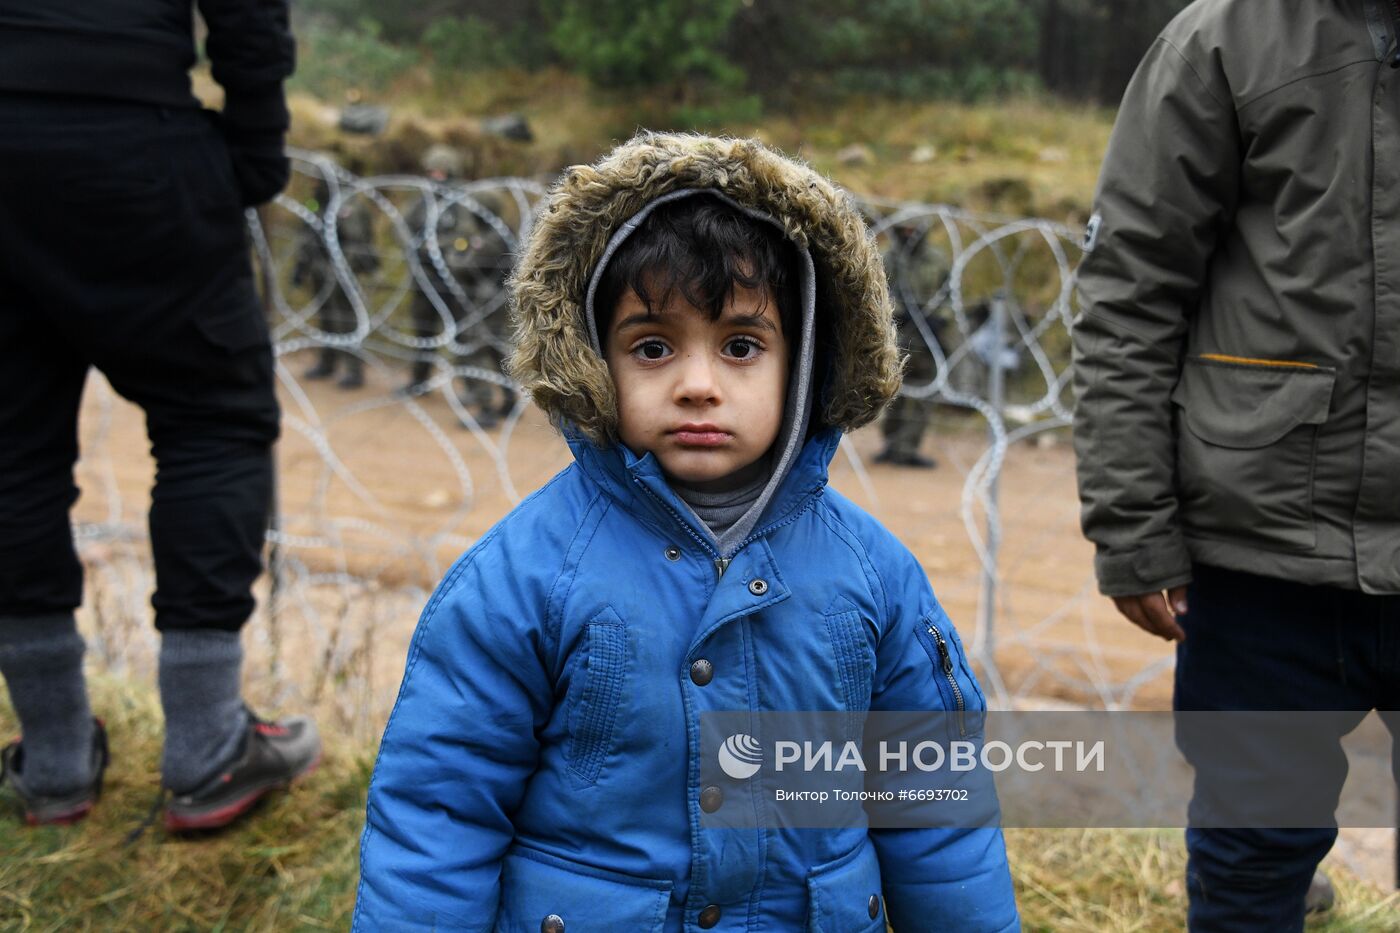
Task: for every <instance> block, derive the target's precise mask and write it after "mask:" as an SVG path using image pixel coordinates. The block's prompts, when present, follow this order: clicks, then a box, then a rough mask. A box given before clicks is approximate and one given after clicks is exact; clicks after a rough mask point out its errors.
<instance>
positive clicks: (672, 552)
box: [666, 544, 681, 560]
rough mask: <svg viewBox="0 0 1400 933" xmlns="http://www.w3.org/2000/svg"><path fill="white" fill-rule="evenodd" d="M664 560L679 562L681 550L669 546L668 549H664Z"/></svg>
mask: <svg viewBox="0 0 1400 933" xmlns="http://www.w3.org/2000/svg"><path fill="white" fill-rule="evenodd" d="M666 559H667V560H680V559H681V549H680V548H678V547H676V546H675V545H674V544H673V545H671V546H670V547H668V548H667V549H666Z"/></svg>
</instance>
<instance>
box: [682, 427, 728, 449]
mask: <svg viewBox="0 0 1400 933" xmlns="http://www.w3.org/2000/svg"><path fill="white" fill-rule="evenodd" d="M671 437H673V438H675V440H676V443H677V444H680V445H681V446H683V447H719V446H721V445H722V444H725V443H728V441H729V438H730V437H731V435H730V433H729V432H728V431H721V430H720V429H719V428H717V427H715V426H713V425H709V424H704V425H685V426H684V427H680V428H677V429H676V430H674V431H672V432H671Z"/></svg>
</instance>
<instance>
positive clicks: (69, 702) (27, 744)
mask: <svg viewBox="0 0 1400 933" xmlns="http://www.w3.org/2000/svg"><path fill="white" fill-rule="evenodd" d="M84 648H85V646H84V644H83V636H81V635H79V634H78V624H77V622H76V621H75V620H74V618H73V614H72V613H71V612H63V613H56V614H54V615H45V616H4V617H0V674H3V675H4V677H5V686H7V687H8V688H9V690H10V703H11V704H12V705H13V706H14V708H15V715H16V716H17V717H18V718H19V727H20V732H21V733H22V737H23V742H24V744H23V746H22V747H23V749H24V758H23V759H22V762H21V766H20V767H21V769H22V771H23V773H24V783H25V786H26V787H27V788H28V789H29V790H31V791H33V792H34V793H36V794H43V795H45V796H53V797H59V796H63V795H65V794H71V793H73V792H74V791H78V790H81V789H82V788H84V787H86V786H87V785H88V783H89V782H91V781H92V779H93V774H92V728H93V727H92V710H91V708H90V707H89V706H88V696H87V684H86V683H85V682H84V681H83V650H84Z"/></svg>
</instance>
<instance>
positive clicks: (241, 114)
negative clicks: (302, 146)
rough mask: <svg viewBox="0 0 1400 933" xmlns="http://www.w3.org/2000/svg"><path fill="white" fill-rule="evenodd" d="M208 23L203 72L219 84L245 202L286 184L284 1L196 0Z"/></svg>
mask: <svg viewBox="0 0 1400 933" xmlns="http://www.w3.org/2000/svg"><path fill="white" fill-rule="evenodd" d="M199 12H200V14H201V15H203V17H204V22H205V23H206V24H207V25H208V27H209V37H208V39H207V40H206V41H205V51H206V52H207V53H208V55H209V65H210V69H209V70H210V73H211V74H212V75H213V76H214V80H215V81H217V82H219V84H220V86H222V87H223V89H224V109H223V114H222V126H223V134H224V139H225V141H226V142H227V144H228V148H229V156H230V159H231V162H232V165H233V173H234V177H235V178H236V179H237V181H238V188H239V193H240V194H241V196H242V199H243V203H244V205H245V206H251V205H255V204H262V203H264V202H265V201H268V200H270V199H271V198H273V197H274V196H275V195H276V194H277V192H279V191H281V190H282V189H283V188H285V187H286V185H287V179H288V177H289V173H290V171H291V168H290V164H289V162H288V160H287V156H286V155H285V153H284V152H283V147H282V144H283V137H284V136H285V135H286V133H287V127H288V126H289V125H290V123H291V114H290V113H289V112H288V110H287V98H286V94H285V92H284V91H283V88H282V82H283V81H285V80H286V79H287V78H288V77H289V76H290V75H291V74H292V72H293V70H294V69H295V68H296V42H295V41H294V40H293V39H292V32H291V27H290V25H289V22H288V15H287V0H199Z"/></svg>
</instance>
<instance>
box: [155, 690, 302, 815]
mask: <svg viewBox="0 0 1400 933" xmlns="http://www.w3.org/2000/svg"><path fill="white" fill-rule="evenodd" d="M320 760H321V737H320V735H318V734H317V732H316V724H315V723H314V722H312V721H311V720H310V719H308V718H307V717H305V716H293V717H290V718H288V719H281V720H278V721H277V722H268V721H267V720H264V719H259V718H258V717H257V716H255V715H253V713H252V712H251V711H250V712H249V713H248V731H247V734H246V735H245V736H244V738H243V747H242V748H241V749H240V750H239V752H238V755H237V756H236V757H235V758H234V759H233V761H231V762H229V763H228V765H226V766H225V767H224V768H223V769H221V770H220V771H219V773H218V774H216V775H214V777H212V778H210V779H209V780H208V781H207V782H205V784H204V785H203V786H202V787H197V788H195V789H194V790H193V791H191V792H190V793H188V794H172V795H171V797H170V802H169V803H168V804H166V807H165V828H166V829H167V830H169V831H171V832H183V831H185V830H192V829H218V828H219V827H221V826H227V825H228V824H229V823H232V822H233V821H234V820H236V819H238V818H239V817H240V816H242V815H243V814H244V813H246V812H248V810H249V809H251V808H252V806H253V804H255V803H257V802H258V800H259V799H261V798H262V797H263V796H264V795H266V794H267V793H268V792H269V791H273V790H276V789H278V788H281V787H286V786H287V785H288V784H290V783H292V781H294V780H296V779H297V778H299V777H301V776H302V775H304V774H308V773H310V772H311V771H312V770H313V769H315V767H316V765H317V764H318V763H319V762H320Z"/></svg>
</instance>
